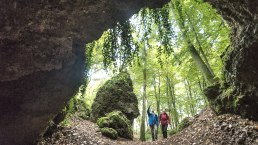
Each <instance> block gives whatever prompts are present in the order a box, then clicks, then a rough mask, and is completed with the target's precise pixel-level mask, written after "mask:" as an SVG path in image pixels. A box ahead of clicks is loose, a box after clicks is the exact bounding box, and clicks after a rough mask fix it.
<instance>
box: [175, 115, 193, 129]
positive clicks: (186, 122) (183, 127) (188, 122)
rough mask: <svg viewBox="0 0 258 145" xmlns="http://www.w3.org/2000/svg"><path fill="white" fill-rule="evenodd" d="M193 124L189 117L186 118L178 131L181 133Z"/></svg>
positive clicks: (179, 125)
mask: <svg viewBox="0 0 258 145" xmlns="http://www.w3.org/2000/svg"><path fill="white" fill-rule="evenodd" d="M191 123H192V122H191V121H190V119H189V117H186V118H184V119H183V120H182V121H181V122H180V123H179V124H178V127H177V131H178V132H180V131H182V130H183V129H185V128H186V127H188V126H189V125H190V124H191Z"/></svg>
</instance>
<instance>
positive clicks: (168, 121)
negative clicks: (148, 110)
mask: <svg viewBox="0 0 258 145" xmlns="http://www.w3.org/2000/svg"><path fill="white" fill-rule="evenodd" d="M167 118H168V124H169V125H171V124H170V118H169V116H168V114H167Z"/></svg>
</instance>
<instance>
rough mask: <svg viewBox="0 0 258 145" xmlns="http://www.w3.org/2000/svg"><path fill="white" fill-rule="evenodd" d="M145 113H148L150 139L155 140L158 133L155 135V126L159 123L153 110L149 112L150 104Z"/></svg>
mask: <svg viewBox="0 0 258 145" xmlns="http://www.w3.org/2000/svg"><path fill="white" fill-rule="evenodd" d="M147 114H148V118H149V125H150V128H151V137H152V141H155V140H157V139H158V135H157V128H158V125H159V120H158V116H157V114H155V113H154V111H151V112H150V106H149V108H148V110H147ZM155 125H156V126H155Z"/></svg>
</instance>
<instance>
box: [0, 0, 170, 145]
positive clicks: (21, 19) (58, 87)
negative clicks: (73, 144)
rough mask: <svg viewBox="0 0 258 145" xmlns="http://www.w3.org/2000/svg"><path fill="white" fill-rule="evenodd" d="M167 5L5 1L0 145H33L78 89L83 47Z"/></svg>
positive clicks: (0, 39)
mask: <svg viewBox="0 0 258 145" xmlns="http://www.w3.org/2000/svg"><path fill="white" fill-rule="evenodd" d="M165 2H166V0H152V1H149V0H123V1H121V0H38V1H31V0H1V1H0V14H1V15H0V62H1V64H0V74H1V75H0V144H1V145H5V144H12V145H14V144H19V145H22V144H26V145H29V144H33V141H35V139H37V138H38V136H39V135H40V133H41V132H42V131H43V130H44V129H45V127H46V125H47V122H48V121H49V120H50V119H51V118H53V116H55V115H56V114H57V113H58V112H59V111H60V110H61V109H62V108H63V107H64V106H65V104H66V102H67V101H68V100H69V98H70V97H71V96H73V94H74V93H75V90H77V89H78V87H79V85H80V83H81V80H82V78H83V74H84V71H85V70H84V68H85V67H84V60H85V59H84V57H85V56H84V45H85V44H86V43H88V42H91V41H93V40H96V39H98V38H99V37H100V36H101V34H102V33H103V31H104V30H106V29H108V28H110V27H112V26H114V24H115V23H116V22H117V21H123V20H125V19H128V18H129V17H130V16H131V15H132V14H134V13H136V12H137V11H139V9H140V8H142V7H144V6H148V7H161V6H162V5H163V4H164V3H165Z"/></svg>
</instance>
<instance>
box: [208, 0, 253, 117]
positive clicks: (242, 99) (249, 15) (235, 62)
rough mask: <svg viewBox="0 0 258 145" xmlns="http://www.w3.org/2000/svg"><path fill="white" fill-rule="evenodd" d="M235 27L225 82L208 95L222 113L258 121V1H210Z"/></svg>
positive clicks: (227, 52) (214, 106) (227, 59)
mask: <svg viewBox="0 0 258 145" xmlns="http://www.w3.org/2000/svg"><path fill="white" fill-rule="evenodd" d="M206 1H208V2H209V3H210V4H212V5H213V6H214V7H215V8H216V9H217V10H218V12H219V13H220V14H221V15H222V16H223V18H224V19H225V20H226V21H227V22H228V24H229V25H230V26H231V28H232V34H231V41H232V45H231V47H230V48H229V49H228V50H227V51H226V52H225V54H224V56H223V59H224V63H225V69H224V70H225V80H224V81H225V82H224V83H223V84H222V85H221V86H218V85H215V86H213V87H210V88H208V90H207V92H206V94H208V98H209V100H210V102H211V105H212V107H213V108H214V110H215V111H216V112H218V113H228V112H229V113H236V114H240V115H242V116H243V117H247V118H250V119H253V120H258V113H257V108H258V65H257V64H258V57H257V56H258V1H257V0H241V1H236V0H206Z"/></svg>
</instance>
